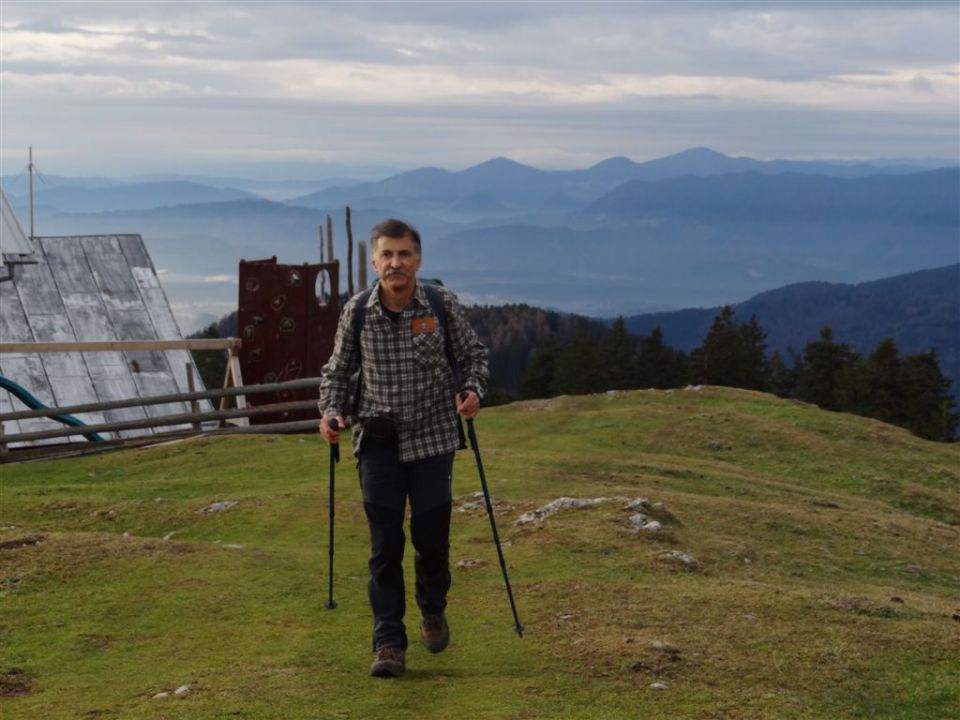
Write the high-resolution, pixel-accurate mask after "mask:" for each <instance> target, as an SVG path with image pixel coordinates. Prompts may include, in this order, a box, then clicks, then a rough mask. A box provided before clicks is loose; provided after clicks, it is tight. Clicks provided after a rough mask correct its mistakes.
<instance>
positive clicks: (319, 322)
mask: <svg viewBox="0 0 960 720" xmlns="http://www.w3.org/2000/svg"><path fill="white" fill-rule="evenodd" d="M339 275H340V263H339V262H338V261H336V260H334V261H333V262H329V263H319V264H314V265H311V264H308V263H304V264H303V265H281V264H279V263H278V262H277V258H276V257H273V258H270V259H269V260H252V261H247V260H241V261H240V290H239V295H240V297H239V312H238V317H237V325H238V332H239V334H240V337H241V339H242V340H243V344H242V346H241V349H240V369H241V372H242V373H243V382H244V384H245V385H255V384H259V383H272V382H282V381H284V380H296V379H298V378H304V377H319V376H320V370H321V368H322V367H323V365H324V364H325V363H326V362H327V360H328V359H329V357H330V353H332V352H333V340H334V336H335V335H336V330H337V320H338V318H339V315H340V307H339V302H338V298H339V287H338V286H339ZM321 280H322V281H323V282H322V283H321ZM321 287H322V288H323V292H321ZM320 295H323V297H320ZM324 300H327V301H328V302H324ZM316 397H317V391H316V390H296V391H287V392H282V393H262V394H257V395H251V396H249V397H248V398H247V402H248V404H250V405H268V404H270V403H276V402H288V401H293V400H309V399H315V398H316ZM315 417H318V414H317V412H316V411H311V410H303V411H295V412H284V413H275V414H270V415H260V416H256V417H252V418H250V422H251V423H257V424H265V423H275V422H286V421H292V420H309V419H311V418H315Z"/></svg>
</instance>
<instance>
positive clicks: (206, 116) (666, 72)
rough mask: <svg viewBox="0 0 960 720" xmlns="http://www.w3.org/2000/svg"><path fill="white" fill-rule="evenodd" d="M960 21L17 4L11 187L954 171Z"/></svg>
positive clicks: (719, 12) (438, 5)
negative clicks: (734, 164)
mask: <svg viewBox="0 0 960 720" xmlns="http://www.w3.org/2000/svg"><path fill="white" fill-rule="evenodd" d="M958 8H960V3H958V2H957V1H956V0H948V1H947V2H906V1H904V2H877V1H874V2H854V1H847V2H839V1H838V2H817V1H816V0H806V1H805V2H721V1H715V2H682V1H676V0H675V1H674V2H671V3H661V2H608V3H604V2H590V3H578V2H564V3H559V2H489V1H488V2H484V3H473V2H429V3H427V2H394V3H382V2H350V3H338V2H272V3H269V4H268V3H262V2H173V1H171V0H167V1H166V2H69V3H68V2H43V1H42V0H30V2H18V1H17V0H3V2H2V3H0V62H2V66H0V71H2V88H0V92H2V109H0V115H2V116H0V121H2V123H0V152H2V154H0V160H2V165H3V167H2V173H4V174H9V173H15V172H18V171H19V170H20V168H21V167H22V166H23V165H24V164H25V162H26V148H27V146H29V145H32V146H33V147H34V149H35V153H36V155H37V160H38V163H39V164H40V166H41V168H43V169H44V170H45V172H47V173H50V174H59V175H81V174H82V175H96V174H108V175H109V174H112V175H134V174H140V173H147V172H200V173H214V172H219V173H231V172H235V173H249V171H250V170H251V168H258V167H259V168H261V169H262V170H263V172H264V173H265V174H266V173H271V172H278V173H281V174H282V173H283V172H293V170H291V169H290V166H289V165H285V164H287V163H289V164H303V163H334V164H336V163H340V164H345V165H348V166H353V165H377V166H388V167H393V168H399V169H407V168H411V167H420V166H425V165H436V166H440V167H445V168H450V169H459V168H463V167H466V166H469V165H471V164H474V163H477V162H481V161H483V160H486V159H488V158H490V157H493V156H497V155H504V156H508V157H511V158H514V159H516V160H519V161H522V162H527V163H530V164H533V165H537V166H539V167H543V168H572V167H586V166H588V165H590V164H592V163H594V162H597V161H599V160H602V159H604V158H606V157H610V156H612V155H626V156H628V157H631V158H633V159H635V160H646V159H651V158H654V157H659V156H662V155H666V154H669V153H672V152H677V151H680V150H683V149H686V148H689V147H693V146H708V147H712V148H714V149H716V150H720V151H722V152H725V153H728V154H732V155H750V156H753V157H758V158H850V159H853V158H871V157H939V158H956V157H957V156H958V154H960V130H958V123H960V110H958V107H960V89H958V88H960V9H958ZM301 169H302V168H301ZM306 172H307V173H308V174H309V172H310V170H306Z"/></svg>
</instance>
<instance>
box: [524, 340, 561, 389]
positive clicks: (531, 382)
mask: <svg viewBox="0 0 960 720" xmlns="http://www.w3.org/2000/svg"><path fill="white" fill-rule="evenodd" d="M557 352H558V350H557V348H556V346H555V345H553V344H550V345H547V346H546V347H545V348H543V349H542V350H541V351H540V352H538V353H537V354H536V355H534V356H533V360H531V361H530V365H529V366H528V367H527V369H526V371H525V372H524V374H523V377H522V378H521V379H520V397H522V398H524V399H528V400H529V399H532V398H545V397H550V394H551V392H552V391H553V386H554V378H555V376H556V372H557Z"/></svg>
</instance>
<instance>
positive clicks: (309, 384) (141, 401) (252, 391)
mask: <svg viewBox="0 0 960 720" xmlns="http://www.w3.org/2000/svg"><path fill="white" fill-rule="evenodd" d="M319 385H320V378H301V379H299V380H287V381H286V382H280V383H264V384H263V385H247V386H246V387H231V388H220V389H215V390H198V391H197V392H192V393H174V394H171V395H154V396H151V397H145V398H132V399H129V400H111V401H109V402H96V403H87V404H85V405H69V406H67V407H54V408H40V409H39V410H18V411H17V412H12V413H3V414H0V420H25V419H26V418H35V417H53V416H54V415H76V414H77V413H84V412H99V411H101V410H119V409H120V408H128V407H140V406H147V405H163V404H166V403H178V402H189V401H191V400H210V399H212V398H219V397H224V396H230V395H257V394H259V393H267V392H281V391H284V390H304V389H308V388H316V387H319Z"/></svg>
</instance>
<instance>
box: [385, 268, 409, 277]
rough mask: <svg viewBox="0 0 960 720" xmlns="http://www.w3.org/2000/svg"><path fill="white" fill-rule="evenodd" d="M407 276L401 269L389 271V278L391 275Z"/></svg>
mask: <svg viewBox="0 0 960 720" xmlns="http://www.w3.org/2000/svg"><path fill="white" fill-rule="evenodd" d="M406 274H407V273H406V271H404V270H401V269H399V268H395V269H393V270H387V277H390V276H391V275H406Z"/></svg>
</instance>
